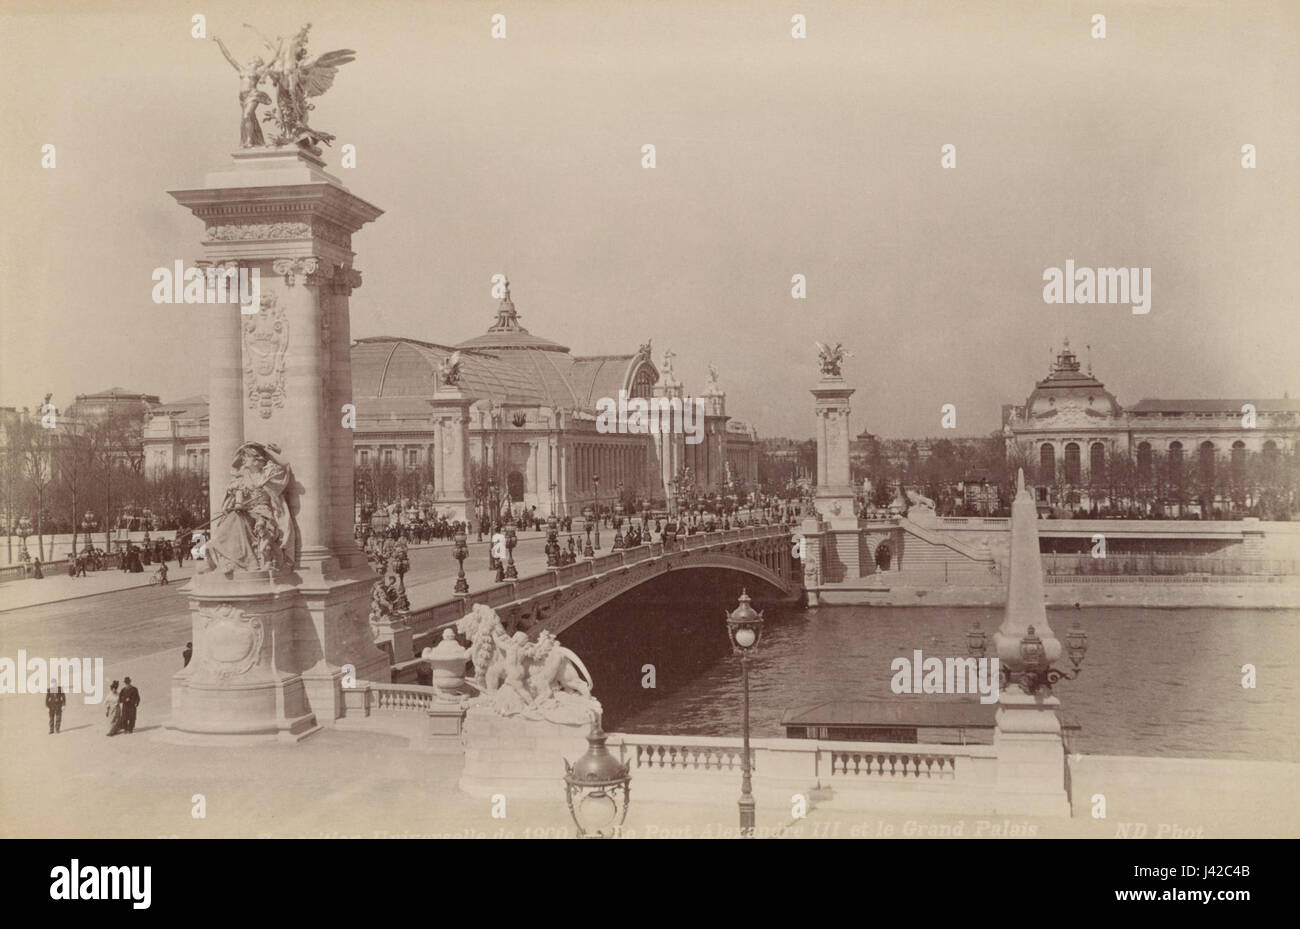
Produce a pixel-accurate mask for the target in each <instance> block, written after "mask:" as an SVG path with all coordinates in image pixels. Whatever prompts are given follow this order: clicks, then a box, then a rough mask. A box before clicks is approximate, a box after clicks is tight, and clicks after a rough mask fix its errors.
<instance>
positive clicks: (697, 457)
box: [144, 284, 758, 516]
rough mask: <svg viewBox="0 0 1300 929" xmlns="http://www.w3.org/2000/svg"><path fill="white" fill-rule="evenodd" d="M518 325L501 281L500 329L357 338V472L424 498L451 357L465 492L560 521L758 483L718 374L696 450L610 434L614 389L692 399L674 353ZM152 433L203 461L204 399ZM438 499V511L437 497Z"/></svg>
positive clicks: (439, 450)
mask: <svg viewBox="0 0 1300 929" xmlns="http://www.w3.org/2000/svg"><path fill="white" fill-rule="evenodd" d="M519 319H520V315H519V313H518V311H517V310H516V308H515V305H514V300H513V297H512V296H511V294H510V290H509V285H508V284H507V285H506V289H505V294H504V296H503V297H502V299H501V302H500V305H499V307H498V309H497V316H496V320H495V321H494V322H493V324H492V325H491V326H490V327H489V328H488V330H487V331H486V332H485V333H484V334H483V335H481V336H477V337H475V338H472V339H468V340H466V341H464V342H461V343H459V344H457V345H443V344H439V343H435V342H426V341H422V340H419V339H412V338H402V337H390V336H380V337H375V338H367V339H359V340H357V341H356V342H355V343H354V344H353V346H352V384H353V396H354V397H355V404H356V423H355V434H354V440H353V454H354V463H355V465H356V466H357V471H358V474H360V475H373V476H374V478H376V479H379V480H381V481H386V480H392V481H393V482H394V483H396V485H397V490H396V496H400V497H408V498H416V497H420V496H422V495H424V494H425V492H426V490H427V489H428V488H431V487H436V486H438V484H439V482H438V481H437V479H436V474H437V471H438V463H439V462H440V461H443V460H444V456H445V454H446V453H447V448H446V447H445V446H447V445H448V443H447V439H446V434H445V432H444V431H443V427H441V426H440V424H439V423H438V422H437V421H436V418H435V416H434V415H433V413H434V407H433V401H434V394H435V391H436V390H437V388H438V385H439V377H440V371H443V370H444V369H445V368H446V366H448V365H450V364H451V363H452V361H453V359H454V360H455V362H456V364H457V378H456V380H457V387H458V389H459V390H460V391H461V392H462V393H463V394H465V395H466V396H467V397H468V398H470V401H471V402H470V404H469V407H468V411H467V413H468V416H467V423H466V426H467V439H468V447H469V458H470V473H469V474H467V475H466V483H467V484H468V485H470V486H469V487H467V488H466V489H467V490H468V492H469V495H470V496H471V498H473V496H474V491H475V490H479V489H481V486H482V485H483V484H484V483H486V482H487V481H488V480H494V481H495V482H496V484H497V488H498V490H499V493H500V495H501V496H502V497H504V496H506V495H507V494H508V495H509V497H510V498H511V499H512V500H513V501H515V502H517V503H522V504H523V506H525V507H527V508H531V507H534V506H535V507H536V508H537V512H538V513H539V514H542V515H549V514H550V513H552V512H554V513H556V514H558V515H562V516H563V515H576V514H579V513H581V512H582V510H583V508H584V507H585V506H587V505H589V504H595V503H599V504H601V505H604V506H612V505H613V504H614V502H615V501H616V500H617V499H618V497H619V491H620V486H621V487H622V489H623V490H624V491H625V493H628V494H631V495H632V496H633V497H635V498H636V499H645V500H666V499H667V498H668V496H669V495H670V494H671V493H672V482H673V480H674V478H678V477H680V476H681V475H683V474H688V475H689V477H690V479H691V481H692V483H693V485H694V489H695V490H696V491H698V492H701V493H708V492H717V493H724V492H725V491H726V489H727V481H728V479H730V480H731V481H732V483H733V486H734V487H743V486H746V485H748V486H749V487H753V486H755V485H756V484H757V480H758V452H757V449H758V436H757V433H756V431H755V430H754V429H753V428H752V427H751V426H749V425H747V424H745V423H742V422H738V421H736V420H732V419H730V417H728V415H727V412H726V394H725V393H724V392H723V391H722V390H721V389H720V388H719V387H718V385H717V382H716V379H714V380H711V381H710V384H709V386H708V388H707V389H706V391H705V392H704V393H703V394H701V395H700V399H701V400H702V401H703V409H704V417H703V420H704V421H703V424H702V441H700V442H699V443H698V444H696V443H692V442H688V441H687V436H686V435H685V434H683V433H682V432H680V431H678V432H672V433H668V434H649V433H642V432H631V433H627V432H621V433H620V432H612V433H611V432H607V431H602V429H600V428H598V413H599V409H598V405H599V404H600V402H601V401H602V400H605V399H608V400H610V401H613V402H615V403H617V401H618V399H619V396H620V391H621V392H623V393H624V396H626V397H627V398H641V399H645V400H647V401H649V400H651V399H652V398H666V399H673V398H676V399H678V400H679V401H682V402H690V401H693V400H694V399H695V398H694V397H693V396H691V395H689V394H687V393H686V392H685V389H684V387H683V385H682V383H681V382H680V381H679V380H677V378H676V377H675V376H674V374H673V371H672V357H673V356H672V353H671V352H669V353H667V354H666V356H665V357H666V362H667V363H666V366H665V368H664V370H662V371H661V370H660V368H659V367H658V366H656V364H655V363H654V361H653V360H652V358H651V346H650V344H649V343H648V342H647V343H646V344H644V345H642V346H640V347H639V348H638V350H637V351H635V352H633V353H630V354H624V355H587V356H582V355H574V354H573V353H572V352H571V350H570V349H569V348H568V346H565V345H560V344H558V343H556V342H553V341H551V340H549V339H545V338H542V337H541V336H537V335H533V334H532V333H530V332H529V331H528V330H527V329H525V328H524V327H523V326H522V325H521V324H520V321H519ZM144 435H145V448H146V459H147V461H148V462H149V463H150V464H151V465H159V466H162V467H168V468H175V467H204V466H205V465H206V453H207V436H206V404H205V401H204V399H203V398H191V399H189V400H184V401H178V402H176V403H172V404H158V405H157V406H156V407H153V408H152V409H151V410H150V411H149V421H148V423H147V424H146V427H145V432H144ZM687 469H689V471H688V470H687ZM386 475H390V476H391V477H387V476H386ZM362 480H363V481H367V480H371V478H368V477H363V478H362ZM361 490H362V492H361V496H366V495H367V494H370V495H371V499H372V502H378V501H376V499H375V498H376V497H379V496H388V494H385V493H382V492H381V490H380V489H379V488H376V487H368V488H362V489H361ZM432 502H433V507H434V509H435V510H436V509H437V508H438V502H439V501H438V499H434V500H433V501H432Z"/></svg>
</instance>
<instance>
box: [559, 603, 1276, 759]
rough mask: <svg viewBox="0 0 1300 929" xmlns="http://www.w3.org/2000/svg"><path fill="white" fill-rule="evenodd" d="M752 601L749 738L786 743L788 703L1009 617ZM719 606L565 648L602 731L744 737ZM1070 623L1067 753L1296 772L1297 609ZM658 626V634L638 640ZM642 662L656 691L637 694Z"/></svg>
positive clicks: (646, 610) (866, 685) (856, 692)
mask: <svg viewBox="0 0 1300 929" xmlns="http://www.w3.org/2000/svg"><path fill="white" fill-rule="evenodd" d="M710 599H715V598H710ZM677 602H678V603H680V602H681V600H680V599H678V601H677ZM731 602H732V603H734V600H732V601H731ZM756 605H758V606H761V607H764V608H765V611H766V612H765V615H766V618H767V625H766V629H765V632H764V637H763V641H762V643H761V647H760V650H759V654H758V656H757V658H756V659H755V660H754V661H753V663H752V664H751V669H750V684H751V691H750V693H751V697H750V699H751V714H752V716H751V719H752V726H753V734H754V735H755V737H760V736H766V737H771V736H783V735H784V734H785V733H784V730H783V729H782V727H781V726H780V720H781V716H782V714H783V713H785V711H786V710H787V709H789V708H792V707H798V706H807V705H810V704H817V703H821V702H825V701H828V700H835V699H865V700H889V699H895V698H894V696H893V694H892V693H891V691H890V687H889V684H890V680H891V678H892V677H893V672H892V671H891V669H890V662H891V661H892V660H893V659H894V658H896V657H908V658H911V657H912V653H913V649H917V648H919V649H921V650H922V652H923V653H924V654H925V656H926V657H930V656H935V657H940V658H943V657H950V656H956V657H964V656H965V655H966V654H967V649H966V630H967V629H968V628H970V626H971V624H972V622H973V621H974V620H976V619H978V620H980V622H981V625H982V626H983V628H984V629H985V630H986V631H988V632H990V633H991V632H992V631H993V630H994V629H996V628H997V626H998V625H999V624H1000V622H1001V619H1002V616H1001V612H1002V611H1001V610H1000V609H978V608H965V609H943V608H932V607H909V608H890V607H883V608H882V607H875V606H872V607H866V606H833V607H821V608H819V609H817V610H808V611H805V610H801V609H797V608H784V607H781V606H779V605H765V604H761V603H760V604H756ZM721 606H722V602H721V601H720V600H716V599H715V602H713V603H711V604H709V605H708V606H707V607H701V608H697V609H694V610H683V609H681V608H680V607H677V606H670V605H669V604H668V603H666V602H649V603H637V602H624V601H623V599H620V601H615V603H614V604H613V605H611V606H610V607H608V608H606V609H605V610H604V611H603V613H602V614H601V615H598V616H595V617H593V618H592V619H589V620H584V621H583V623H580V624H579V625H578V626H576V627H574V631H573V633H566V635H565V636H563V637H562V638H564V639H565V640H566V644H570V645H571V646H573V647H575V648H576V650H577V651H578V654H579V655H582V656H583V657H584V658H587V656H588V655H590V660H589V661H588V664H589V665H591V667H592V672H593V674H594V675H595V678H596V685H597V686H596V695H597V696H598V697H599V698H600V699H601V701H602V703H603V704H604V706H605V728H606V729H608V730H610V731H615V730H618V731H624V732H642V733H654V734H659V733H665V734H667V733H672V734H679V735H730V736H737V735H739V733H740V716H741V705H742V704H741V686H740V665H739V660H738V659H736V658H734V657H732V656H731V654H730V650H729V646H728V644H727V641H726V633H725V630H724V628H723V620H722V608H721ZM1076 617H1077V618H1078V619H1079V620H1080V621H1081V623H1082V625H1083V628H1084V631H1085V632H1087V634H1088V646H1089V647H1088V654H1087V658H1086V660H1085V661H1084V664H1083V673H1082V674H1081V675H1080V676H1079V678H1078V679H1077V680H1075V681H1065V682H1062V683H1060V684H1058V685H1057V687H1056V695H1057V696H1058V697H1060V699H1061V702H1062V704H1063V710H1064V712H1065V715H1066V717H1067V718H1068V719H1069V720H1070V721H1071V722H1075V723H1078V724H1080V725H1081V726H1082V731H1081V732H1079V733H1077V734H1075V735H1074V737H1073V738H1072V740H1071V749H1072V750H1073V751H1076V752H1084V753H1093V754H1107V755H1147V756H1164V757H1192V758H1235V759H1250V760H1268V761H1292V762H1300V683H1298V681H1297V676H1298V675H1300V668H1297V665H1296V662H1297V659H1298V658H1300V612H1297V611H1285V610H1216V609H1163V610H1161V609H1146V608H1136V607H1134V608H1104V609H1084V610H1073V609H1070V610H1049V612H1048V619H1049V621H1050V623H1051V625H1052V628H1053V630H1054V631H1055V632H1056V634H1057V636H1058V637H1060V638H1064V634H1065V632H1066V630H1067V629H1068V627H1069V625H1070V623H1071V622H1072V621H1073V620H1074V619H1075V618H1076ZM593 619H594V620H596V623H595V624H593V625H591V626H590V627H589V628H588V629H585V630H584V629H583V627H584V626H589V624H591V623H592V620H593ZM602 619H604V621H605V622H604V625H603V627H601V626H600V620H602ZM651 629H654V630H657V631H658V635H647V630H651ZM577 630H582V632H581V633H579V634H574V633H576V632H577ZM649 664H653V665H654V674H655V680H654V684H655V686H654V687H653V688H651V687H646V686H644V685H645V684H646V683H647V682H648V677H647V673H646V669H647V665H649ZM1246 664H1252V665H1254V666H1255V669H1256V687H1255V688H1254V689H1247V688H1243V687H1242V677H1243V673H1242V666H1243V665H1246ZM940 699H952V698H940Z"/></svg>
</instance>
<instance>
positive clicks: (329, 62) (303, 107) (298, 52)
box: [250, 23, 356, 154]
mask: <svg viewBox="0 0 1300 929" xmlns="http://www.w3.org/2000/svg"><path fill="white" fill-rule="evenodd" d="M250 28H251V27H250ZM310 30H311V23H308V24H307V25H305V26H303V27H302V28H301V29H299V30H298V34H297V35H295V36H294V37H293V39H291V40H290V41H289V43H288V45H287V46H286V45H285V42H284V39H282V38H279V39H277V40H276V42H275V44H272V43H271V41H270V40H269V39H267V38H266V37H265V36H262V41H263V42H265V43H266V46H267V48H268V49H270V50H271V53H272V58H271V66H270V69H269V71H268V73H267V77H269V78H270V80H271V83H272V84H273V85H274V86H275V100H276V109H277V110H278V113H274V114H272V113H268V114H267V116H266V118H267V119H268V120H275V122H276V123H277V124H278V127H279V135H278V136H277V137H276V138H275V140H274V141H275V144H276V145H289V144H291V143H293V144H297V145H299V146H301V147H303V148H305V149H307V150H308V151H311V152H313V153H315V154H319V153H320V148H319V144H320V143H321V142H324V143H325V144H326V145H328V144H329V143H330V142H332V141H334V136H333V135H331V134H330V133H328V132H322V131H321V130H319V129H313V128H312V127H311V126H309V125H308V124H307V114H308V113H309V112H310V111H311V110H313V109H315V104H313V103H310V102H308V98H310V97H319V96H320V95H321V94H323V93H325V91H327V90H329V89H330V87H331V86H333V84H334V76H335V75H336V74H338V70H339V68H340V67H342V66H343V65H345V64H348V63H349V62H351V61H355V60H356V52H355V51H353V50H352V49H350V48H340V49H337V50H335V51H332V52H325V53H324V54H323V55H318V56H316V57H315V58H312V59H310V60H309V59H308V58H307V33H308V32H309V31H310Z"/></svg>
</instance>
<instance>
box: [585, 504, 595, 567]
mask: <svg viewBox="0 0 1300 929" xmlns="http://www.w3.org/2000/svg"><path fill="white" fill-rule="evenodd" d="M582 528H583V529H585V530H586V531H587V545H586V547H585V548H584V549H583V550H582V557H583V558H595V557H596V553H595V552H594V551H592V548H591V507H590V506H587V507H585V508H584V509H583V511H582Z"/></svg>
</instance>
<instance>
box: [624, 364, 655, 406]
mask: <svg viewBox="0 0 1300 929" xmlns="http://www.w3.org/2000/svg"><path fill="white" fill-rule="evenodd" d="M654 383H655V379H654V377H653V376H652V375H651V374H650V366H649V365H642V366H641V367H639V368H638V369H637V372H636V376H635V377H634V378H632V389H631V390H629V391H628V396H629V397H645V398H646V399H649V398H650V397H651V396H653V393H654Z"/></svg>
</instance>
